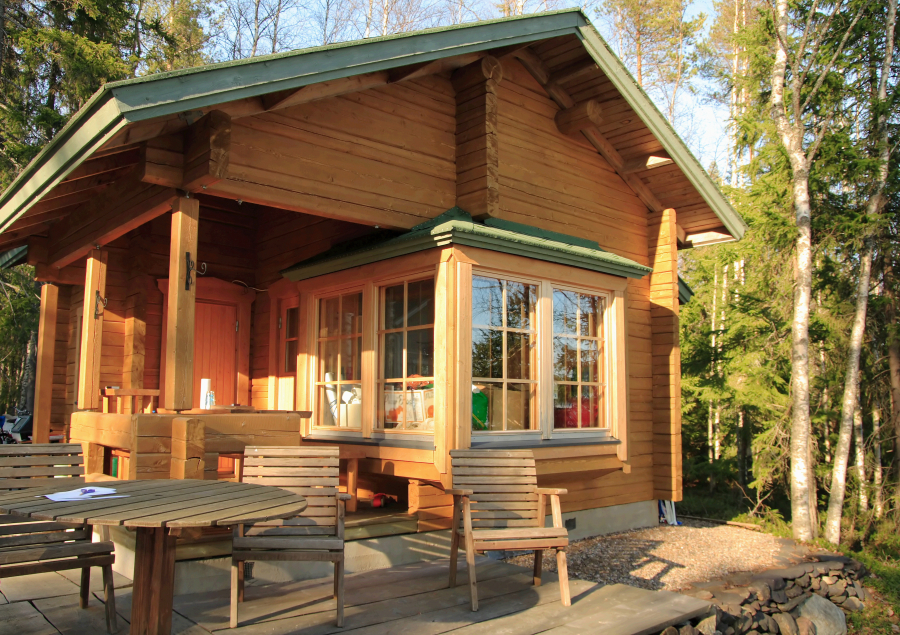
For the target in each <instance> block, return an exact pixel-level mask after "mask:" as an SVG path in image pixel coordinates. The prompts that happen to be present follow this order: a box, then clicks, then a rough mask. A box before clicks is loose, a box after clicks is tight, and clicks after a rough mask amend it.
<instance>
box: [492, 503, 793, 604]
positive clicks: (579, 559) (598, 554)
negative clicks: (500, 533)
mask: <svg viewBox="0 0 900 635" xmlns="http://www.w3.org/2000/svg"><path fill="white" fill-rule="evenodd" d="M682 522H683V523H684V524H683V525H682V526H680V527H670V526H667V525H662V526H660V527H653V528H651V529H640V530H636V531H628V532H625V533H621V534H610V535H607V536H598V537H596V538H588V539H586V540H580V541H578V542H573V543H572V544H570V545H569V548H568V550H567V555H568V564H569V576H570V577H573V578H581V579H582V580H590V581H592V582H603V583H607V584H613V583H622V584H629V585H631V586H636V587H641V588H644V589H651V590H656V589H665V590H667V591H679V590H684V589H687V588H690V586H691V585H692V584H693V583H696V582H705V581H708V580H715V579H718V578H721V577H723V576H725V575H727V574H729V573H735V572H738V571H760V570H763V569H770V568H773V567H778V566H784V564H785V563H784V559H783V558H781V559H779V554H782V555H783V553H784V552H783V546H784V541H782V540H781V539H779V538H776V537H775V536H771V535H769V534H764V533H761V532H755V531H750V530H747V529H741V528H739V527H733V526H728V525H716V524H712V523H705V522H702V521H695V520H684V521H682ZM508 562H511V563H513V564H518V565H522V566H527V567H533V566H534V556H533V554H531V553H528V554H527V555H518V556H515V557H512V558H510V559H509V560H508ZM544 569H546V570H549V571H556V558H555V557H553V556H552V555H551V554H550V552H545V553H544Z"/></svg>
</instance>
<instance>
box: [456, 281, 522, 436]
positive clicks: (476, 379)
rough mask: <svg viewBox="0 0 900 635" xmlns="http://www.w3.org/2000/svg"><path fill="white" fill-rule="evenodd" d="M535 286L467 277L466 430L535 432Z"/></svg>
mask: <svg viewBox="0 0 900 635" xmlns="http://www.w3.org/2000/svg"><path fill="white" fill-rule="evenodd" d="M537 302H538V285H536V284H529V283H527V282H517V281H513V280H502V279H499V278H489V277H484V276H477V275H476V276H473V277H472V430H473V431H476V432H484V431H490V432H497V431H513V432H521V431H525V430H535V429H538V427H539V417H538V415H537V412H538V410H537Z"/></svg>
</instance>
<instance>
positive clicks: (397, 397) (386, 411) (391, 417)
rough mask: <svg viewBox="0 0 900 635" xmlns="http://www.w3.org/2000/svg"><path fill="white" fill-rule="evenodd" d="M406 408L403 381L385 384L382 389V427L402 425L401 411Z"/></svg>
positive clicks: (391, 427)
mask: <svg viewBox="0 0 900 635" xmlns="http://www.w3.org/2000/svg"><path fill="white" fill-rule="evenodd" d="M405 408H406V392H405V391H404V390H403V382H395V383H390V384H385V386H384V389H383V391H382V417H383V419H382V421H383V422H384V427H385V428H387V429H389V430H392V429H394V428H402V427H403V412H404V409H405Z"/></svg>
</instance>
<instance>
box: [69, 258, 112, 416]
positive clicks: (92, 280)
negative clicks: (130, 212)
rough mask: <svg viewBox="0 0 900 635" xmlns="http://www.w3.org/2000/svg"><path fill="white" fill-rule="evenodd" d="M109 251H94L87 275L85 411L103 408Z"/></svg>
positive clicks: (81, 395)
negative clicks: (103, 356)
mask: <svg viewBox="0 0 900 635" xmlns="http://www.w3.org/2000/svg"><path fill="white" fill-rule="evenodd" d="M108 258H109V253H108V252H106V251H101V250H99V249H95V250H93V251H92V252H91V253H90V255H88V258H87V266H86V267H85V274H84V305H83V306H84V308H83V310H82V311H83V312H82V316H81V320H82V321H81V367H80V370H79V373H78V403H77V406H78V408H80V409H81V410H98V409H99V408H100V363H101V354H102V349H103V313H104V309H105V304H106V263H107V260H108Z"/></svg>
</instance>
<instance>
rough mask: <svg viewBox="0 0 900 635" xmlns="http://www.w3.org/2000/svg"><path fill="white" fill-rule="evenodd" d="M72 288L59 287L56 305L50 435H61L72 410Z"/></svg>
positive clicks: (68, 286) (66, 286)
mask: <svg viewBox="0 0 900 635" xmlns="http://www.w3.org/2000/svg"><path fill="white" fill-rule="evenodd" d="M71 292H72V287H71V286H70V285H65V284H63V285H59V297H58V299H57V305H56V341H55V342H54V347H53V389H52V396H51V400H50V434H63V433H64V432H65V429H66V425H67V424H68V423H69V414H71V412H72V408H71V407H70V406H69V404H68V402H67V399H66V381H67V374H68V366H69V304H70V301H71Z"/></svg>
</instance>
